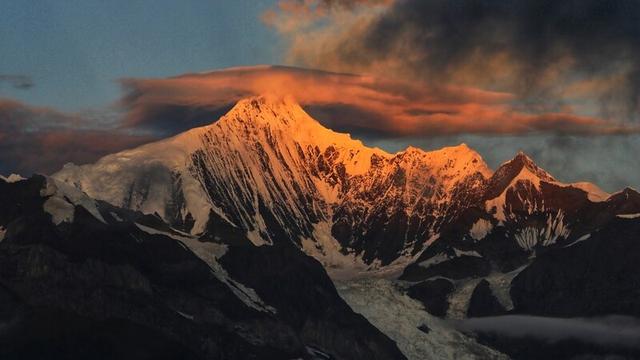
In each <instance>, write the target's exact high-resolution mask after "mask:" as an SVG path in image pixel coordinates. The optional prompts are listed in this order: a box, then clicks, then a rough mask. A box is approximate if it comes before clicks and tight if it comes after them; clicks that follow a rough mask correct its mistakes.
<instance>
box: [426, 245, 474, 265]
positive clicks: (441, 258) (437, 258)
mask: <svg viewBox="0 0 640 360" xmlns="http://www.w3.org/2000/svg"><path fill="white" fill-rule="evenodd" d="M453 252H454V255H453V256H450V255H448V254H446V253H438V254H436V255H434V256H432V257H430V258H428V259H427V260H424V261H422V262H420V263H419V264H418V265H420V266H421V267H423V268H429V267H431V266H434V265H438V264H440V263H443V262H446V261H449V260H451V259H455V258H459V257H462V256H473V257H482V255H480V254H479V253H478V252H477V251H466V250H460V249H457V248H453Z"/></svg>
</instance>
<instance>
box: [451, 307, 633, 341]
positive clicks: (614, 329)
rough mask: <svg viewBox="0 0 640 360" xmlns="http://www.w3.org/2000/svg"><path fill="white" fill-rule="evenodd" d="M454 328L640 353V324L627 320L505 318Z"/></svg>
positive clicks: (470, 321)
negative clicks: (634, 350) (639, 350)
mask: <svg viewBox="0 0 640 360" xmlns="http://www.w3.org/2000/svg"><path fill="white" fill-rule="evenodd" d="M453 324H454V326H455V327H456V328H457V329H458V330H461V331H463V332H478V333H492V334H496V335H498V336H505V337H512V338H527V337H532V338H535V339H540V340H543V341H547V342H550V343H553V342H558V341H562V340H577V341H581V342H584V343H587V344H598V345H603V346H610V347H616V348H618V347H622V348H629V349H640V320H638V319H636V318H633V317H628V316H607V317H600V318H590V319H587V318H572V319H566V318H549V317H538V316H527V315H507V316H496V317H484V318H471V319H466V320H460V321H457V322H454V323H453Z"/></svg>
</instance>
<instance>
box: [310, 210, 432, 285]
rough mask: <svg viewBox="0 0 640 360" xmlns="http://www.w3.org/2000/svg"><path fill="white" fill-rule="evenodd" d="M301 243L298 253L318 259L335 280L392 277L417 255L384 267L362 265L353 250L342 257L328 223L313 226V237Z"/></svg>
mask: <svg viewBox="0 0 640 360" xmlns="http://www.w3.org/2000/svg"><path fill="white" fill-rule="evenodd" d="M301 243H302V250H303V251H304V252H305V253H306V254H307V255H309V256H312V257H314V258H315V259H316V260H318V261H319V262H320V263H321V264H322V266H323V267H324V268H325V270H326V271H327V274H328V275H329V277H330V278H331V279H333V280H336V281H346V280H354V279H362V278H396V277H398V276H400V274H401V273H402V271H403V270H404V268H405V267H406V266H407V265H409V264H410V263H412V262H413V261H415V260H416V259H417V258H418V257H419V256H420V254H419V253H418V254H416V255H414V256H400V257H399V258H398V259H396V260H395V261H393V262H392V263H390V264H388V265H386V266H381V265H380V263H379V262H378V261H375V262H373V263H372V264H366V263H365V262H364V260H362V257H361V256H359V255H357V254H355V252H353V250H351V251H349V249H347V253H346V254H343V252H342V251H341V245H340V244H339V243H338V241H337V240H336V239H335V238H334V237H333V236H332V235H331V225H330V224H329V223H328V222H321V223H317V224H314V231H313V238H303V239H302V240H301Z"/></svg>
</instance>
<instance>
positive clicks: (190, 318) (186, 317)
mask: <svg viewBox="0 0 640 360" xmlns="http://www.w3.org/2000/svg"><path fill="white" fill-rule="evenodd" d="M176 312H177V313H178V315H180V316H182V317H183V318H185V319H187V320H192V321H193V319H194V316H193V315H190V314H187V313H183V312H182V311H178V310H176Z"/></svg>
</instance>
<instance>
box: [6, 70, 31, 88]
mask: <svg viewBox="0 0 640 360" xmlns="http://www.w3.org/2000/svg"><path fill="white" fill-rule="evenodd" d="M4 84H8V85H9V86H11V87H13V88H15V89H20V90H28V89H31V88H32V87H34V86H35V83H34V82H33V79H31V77H29V76H26V75H7V74H0V87H2V85H4Z"/></svg>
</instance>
